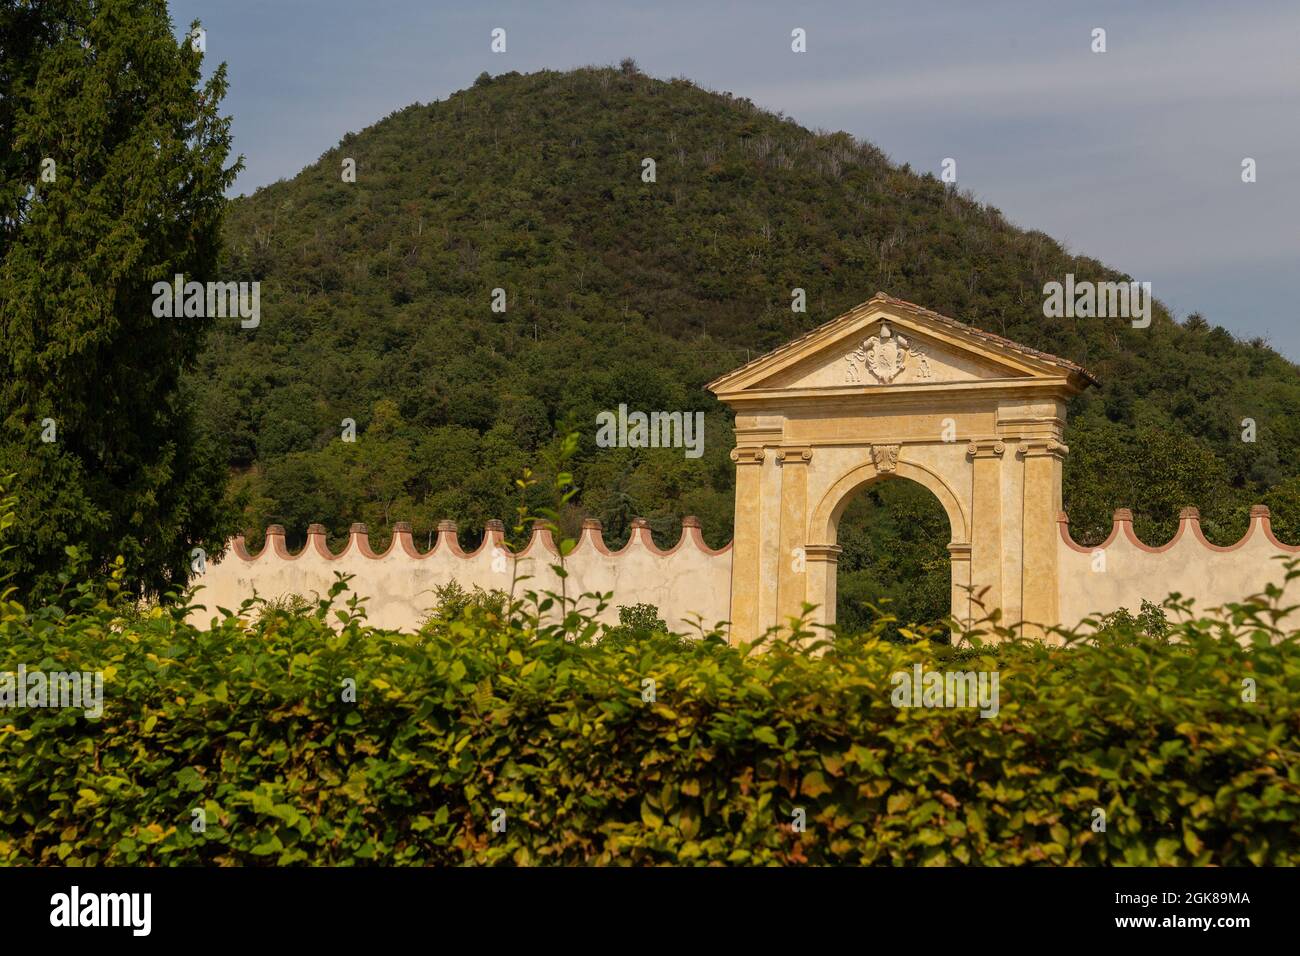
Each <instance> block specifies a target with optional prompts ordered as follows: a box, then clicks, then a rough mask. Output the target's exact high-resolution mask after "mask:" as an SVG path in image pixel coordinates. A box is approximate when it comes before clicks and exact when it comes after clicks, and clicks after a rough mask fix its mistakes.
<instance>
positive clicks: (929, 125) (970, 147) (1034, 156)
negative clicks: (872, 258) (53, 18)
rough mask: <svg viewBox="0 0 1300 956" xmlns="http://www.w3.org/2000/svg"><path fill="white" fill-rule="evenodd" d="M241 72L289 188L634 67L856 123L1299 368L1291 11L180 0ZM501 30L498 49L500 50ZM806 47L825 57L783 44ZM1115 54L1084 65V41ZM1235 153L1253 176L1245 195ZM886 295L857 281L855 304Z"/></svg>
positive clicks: (245, 130) (273, 169) (802, 113)
mask: <svg viewBox="0 0 1300 956" xmlns="http://www.w3.org/2000/svg"><path fill="white" fill-rule="evenodd" d="M171 10H172V17H173V19H174V21H175V23H176V27H177V30H178V32H180V31H182V30H183V29H184V28H185V27H186V26H187V25H188V24H189V22H190V21H191V20H193V19H199V20H201V21H202V23H203V26H204V28H205V29H206V30H207V33H208V36H207V44H208V59H209V62H210V63H217V62H221V61H224V62H226V63H227V64H228V68H229V73H230V82H231V90H230V95H229V97H228V98H227V100H226V108H227V111H228V112H230V113H231V114H232V115H233V116H234V133H235V148H236V150H237V151H238V152H240V153H242V154H243V155H244V158H245V163H246V167H247V168H246V170H245V172H244V173H243V175H242V176H241V177H240V180H239V182H238V183H237V184H236V188H235V192H237V193H238V192H252V191H253V190H254V189H256V188H257V187H259V186H263V185H266V184H267V183H271V182H274V181H276V180H277V179H281V178H288V177H291V176H293V175H295V174H296V173H297V172H298V171H299V170H300V169H301V168H302V167H303V166H305V165H306V164H308V163H310V162H313V161H314V160H315V159H316V158H317V157H319V156H320V154H321V153H323V152H325V151H326V150H327V149H329V148H331V147H332V146H334V145H335V144H336V143H337V142H338V141H339V139H340V138H341V137H342V136H343V134H344V133H346V132H348V131H350V130H358V129H361V128H363V127H366V126H369V125H371V124H372V123H374V122H376V121H378V120H379V119H381V118H382V117H384V116H386V115H388V114H389V113H391V112H392V111H393V110H396V109H400V108H402V107H404V106H406V105H408V104H410V103H413V102H417V101H419V102H430V101H432V100H436V99H442V98H445V97H446V96H447V95H448V94H450V93H452V92H454V91H456V90H458V89H463V88H465V87H467V86H469V85H470V84H471V83H472V82H473V80H474V77H476V76H477V75H478V74H479V73H481V72H482V71H484V70H487V71H489V72H491V73H503V72H507V71H509V70H519V71H520V72H531V71H533V70H539V69H568V68H571V67H575V66H581V65H586V64H612V63H617V62H618V61H619V60H620V59H622V58H623V57H625V56H631V57H634V58H635V59H636V60H637V62H638V63H639V64H640V66H641V69H642V70H643V71H645V72H646V73H649V74H651V75H653V76H658V77H664V78H667V77H672V76H684V77H687V78H689V79H691V80H693V81H694V82H696V83H698V84H700V85H701V86H704V87H707V88H710V89H715V90H728V91H730V92H732V93H735V94H736V95H738V96H746V97H749V98H750V99H752V100H753V101H754V102H755V103H757V104H759V105H761V106H764V107H767V108H768V109H772V110H780V111H782V112H784V113H785V114H786V115H788V116H790V117H791V118H793V119H794V120H796V121H798V122H799V123H801V124H803V125H804V126H807V127H810V128H814V129H817V128H821V129H827V130H840V129H842V130H847V131H848V132H850V133H852V134H853V135H855V136H857V137H859V138H861V139H865V140H868V141H870V142H872V143H874V144H875V145H876V146H878V147H880V148H881V149H882V150H884V151H885V153H886V154H888V155H889V156H890V158H891V159H893V160H894V161H895V162H898V163H903V162H907V163H910V164H911V165H912V167H913V168H915V169H918V170H931V171H934V172H936V173H937V172H938V171H939V167H940V163H941V162H942V160H943V159H944V158H945V157H953V158H955V159H956V160H957V174H958V181H959V185H960V187H961V188H963V189H967V190H970V191H971V192H973V193H974V194H975V196H976V197H977V198H979V199H980V200H982V201H984V202H987V203H990V204H992V205H994V206H997V207H998V208H1000V209H1001V210H1002V211H1003V212H1004V213H1006V214H1007V216H1008V217H1009V218H1010V219H1011V221H1013V222H1015V223H1016V224H1018V225H1020V226H1023V227H1026V228H1036V229H1041V230H1043V231H1044V232H1046V233H1048V234H1050V235H1052V236H1053V237H1055V238H1057V239H1059V240H1061V241H1062V242H1064V243H1065V244H1066V245H1067V247H1068V248H1069V249H1071V250H1072V251H1074V252H1078V253H1083V254H1087V255H1090V256H1093V257H1095V258H1097V259H1100V260H1101V261H1103V262H1105V263H1107V264H1108V265H1110V266H1113V267H1115V268H1117V269H1120V270H1123V271H1125V272H1128V273H1130V274H1131V275H1132V276H1133V277H1134V278H1135V279H1138V280H1140V281H1149V282H1151V283H1152V289H1153V293H1154V295H1155V296H1156V297H1157V298H1158V299H1160V300H1161V301H1163V302H1164V303H1165V304H1166V305H1167V306H1169V307H1170V308H1171V309H1172V310H1173V311H1174V314H1175V315H1177V316H1178V317H1180V318H1181V317H1183V316H1185V315H1187V313H1189V312H1192V311H1199V312H1201V313H1202V314H1203V315H1205V317H1206V318H1207V319H1208V320H1210V321H1211V322H1213V323H1217V324H1221V325H1224V326H1226V327H1227V328H1229V329H1230V330H1232V331H1233V332H1234V333H1236V334H1237V335H1240V336H1242V337H1246V338H1249V337H1254V336H1263V337H1265V338H1266V339H1267V340H1268V341H1269V342H1270V343H1271V344H1272V345H1273V346H1274V347H1276V348H1277V349H1279V350H1280V351H1281V352H1283V354H1285V355H1287V356H1288V357H1289V358H1291V359H1293V360H1300V305H1297V297H1296V295H1295V294H1294V293H1293V291H1292V289H1291V283H1292V279H1293V276H1294V275H1295V274H1296V273H1297V272H1298V271H1300V269H1298V268H1297V266H1298V265H1300V54H1297V50H1298V49H1300V4H1296V3H1294V2H1276V3H1274V2H1263V0H1259V2H1237V0H1234V2H1232V3H1226V4H1225V3H1209V2H1204V3H1203V2H1196V0H1184V2H1162V0H1143V2H1142V3H1133V2H1132V0H1126V2H1093V3H1087V2H1082V3H1064V2H1045V0H1039V2H1031V0H1025V2H998V0H988V2H979V3H971V2H951V3H940V2H925V0H900V2H842V3H830V2H827V3H817V2H793V0H790V2H786V3H766V2H753V3H723V2H710V0H696V2H691V3H677V2H663V0H654V2H641V3H628V2H624V0H604V2H591V3H588V2H575V3H561V2H551V0H532V2H527V3H499V2H493V0H474V2H466V3H461V4H456V3H439V2H430V0H353V2H345V0H257V2H254V0H173V2H172V4H171ZM495 27H503V28H505V30H506V31H507V52H506V53H504V54H494V53H492V52H491V50H490V48H489V43H490V33H491V31H492V29H493V28H495ZM795 27H802V28H803V29H804V30H806V31H807V37H808V52H807V53H805V54H794V53H792V52H791V51H790V31H791V30H792V29H794V28H795ZM1096 27H1101V28H1103V29H1105V30H1106V41H1107V52H1106V53H1104V54H1099V53H1093V52H1092V51H1091V49H1090V47H1091V43H1092V37H1091V34H1092V30H1093V29H1094V28H1096ZM1244 157H1251V158H1253V159H1255V161H1256V163H1257V169H1258V181H1257V182H1255V183H1252V184H1245V183H1243V182H1242V181H1241V162H1242V159H1243V158H1244ZM874 291H876V290H875V289H867V288H865V287H864V289H863V293H864V298H865V297H866V296H867V295H869V294H870V293H872V292H874Z"/></svg>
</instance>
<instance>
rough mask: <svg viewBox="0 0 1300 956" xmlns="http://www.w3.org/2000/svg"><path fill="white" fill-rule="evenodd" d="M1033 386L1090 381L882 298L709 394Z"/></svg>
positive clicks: (1059, 362) (1069, 367)
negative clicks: (1041, 383) (986, 384)
mask: <svg viewBox="0 0 1300 956" xmlns="http://www.w3.org/2000/svg"><path fill="white" fill-rule="evenodd" d="M1036 381H1037V382H1043V383H1047V382H1055V383H1058V384H1068V385H1070V386H1072V387H1073V388H1076V389H1081V388H1083V387H1085V386H1086V385H1087V384H1088V383H1089V382H1090V381H1092V376H1090V375H1089V374H1088V373H1087V372H1086V371H1085V370H1083V369H1082V368H1080V367H1079V366H1077V365H1075V364H1074V363H1072V362H1069V361H1067V360H1065V359H1060V358H1057V357H1056V356H1053V355H1048V354H1046V353H1043V352H1038V351H1036V350H1034V349H1031V348H1028V347H1027V346H1022V345H1018V344H1017V343H1015V342H1011V341H1009V340H1007V339H1004V338H1002V337H1000V336H997V335H993V334H991V333H988V332H983V331H980V330H979V329H974V328H971V327H970V326H967V325H963V324H962V323H960V322H958V321H956V320H955V319H950V318H948V317H946V316H941V315H938V314H937V313H934V312H930V311H929V310H927V309H923V308H921V307H920V306H916V305H913V304H912V303H910V302H904V301H903V300H901V299H894V298H892V297H890V296H887V295H884V294H883V293H881V294H877V295H876V296H874V297H873V298H872V299H870V300H869V301H867V302H864V303H863V304H862V305H859V306H857V307H856V308H854V309H851V310H849V311H848V312H846V313H844V314H843V315H841V316H839V317H837V318H835V319H832V320H831V321H830V322H827V323H826V324H824V325H822V326H820V327H818V328H816V329H814V330H812V331H811V332H809V333H808V334H806V335H803V336H801V337H800V338H798V339H796V340H794V341H793V342H790V343H789V344H787V345H784V346H782V347H781V348H778V349H775V350H774V351H772V352H769V353H768V354H766V355H763V356H760V357H759V358H757V359H754V360H753V361H752V362H749V363H748V364H746V365H744V366H742V367H741V368H738V369H736V370H735V371H733V372H729V373H728V374H726V375H723V376H722V377H721V378H719V379H717V380H715V381H714V382H711V383H710V384H709V388H710V389H711V390H712V391H713V392H715V393H716V394H717V395H718V396H719V397H720V398H722V399H723V400H727V399H729V398H735V397H739V396H740V395H742V394H754V395H757V394H759V393H761V394H769V395H770V394H783V395H789V394H797V393H803V392H808V393H814V394H815V393H836V394H843V393H845V392H849V393H855V392H862V391H888V392H898V391H903V390H906V391H915V390H917V389H952V388H960V387H961V386H962V385H963V384H967V385H977V384H980V383H990V384H993V383H997V382H1004V383H1009V384H1011V383H1017V382H1019V383H1023V384H1029V383H1033V382H1036Z"/></svg>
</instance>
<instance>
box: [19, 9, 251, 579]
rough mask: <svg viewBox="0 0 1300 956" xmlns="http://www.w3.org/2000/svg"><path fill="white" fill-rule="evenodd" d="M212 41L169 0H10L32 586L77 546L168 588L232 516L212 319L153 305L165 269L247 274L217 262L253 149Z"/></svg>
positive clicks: (25, 546)
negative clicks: (173, 13) (205, 354)
mask: <svg viewBox="0 0 1300 956" xmlns="http://www.w3.org/2000/svg"><path fill="white" fill-rule="evenodd" d="M194 28H195V29H197V24H195V25H194ZM203 45H204V44H203V42H202V41H201V40H200V39H199V38H198V36H197V35H196V34H189V35H187V36H185V37H184V38H182V39H181V40H179V41H178V40H177V38H176V37H175V36H174V34H173V28H172V24H171V21H170V19H169V17H168V14H167V7H166V4H165V3H164V2H163V0H95V2H91V0H49V2H43V3H39V4H28V3H25V2H20V0H0V64H3V65H2V66H0V341H2V342H3V351H0V409H2V411H0V414H3V416H4V418H3V425H2V426H0V473H14V474H16V476H17V477H16V480H15V483H14V491H15V492H16V494H17V495H18V500H19V520H18V529H17V533H16V534H15V536H14V540H15V542H16V547H15V549H14V550H13V551H12V552H10V553H9V554H7V555H6V556H5V561H6V563H7V565H9V566H10V567H9V569H10V570H12V571H13V573H14V574H15V583H16V584H18V586H19V587H20V588H23V589H26V590H28V591H29V592H30V593H31V594H32V595H33V596H39V595H41V594H42V593H44V592H46V591H48V590H49V589H50V588H51V587H52V586H53V585H54V583H55V575H56V574H57V572H58V570H59V569H60V568H61V567H62V566H63V564H64V563H65V561H66V555H65V554H64V549H65V548H66V547H67V546H69V545H74V544H75V545H77V546H79V548H80V549H81V550H82V552H83V553H84V554H85V555H87V556H88V557H89V558H90V560H91V564H92V568H102V567H104V566H106V565H107V564H108V563H109V562H110V561H111V560H112V559H113V558H114V556H116V555H118V554H121V555H122V556H123V557H124V558H125V559H126V566H127V569H128V580H129V581H130V582H131V584H132V585H133V586H134V588H135V590H136V591H137V592H140V593H147V592H158V591H161V590H163V589H165V588H167V587H169V586H171V585H174V584H176V583H179V582H183V581H184V580H185V579H186V577H187V575H188V572H189V568H190V562H191V549H192V548H194V547H203V548H205V549H206V550H208V551H210V552H214V551H216V550H218V549H220V547H221V546H222V544H223V543H224V540H225V538H226V536H227V534H228V532H229V531H230V530H231V529H232V528H233V517H234V515H233V511H232V510H231V509H230V508H228V507H227V506H226V505H225V504H224V494H223V489H224V485H225V481H224V461H223V458H224V455H225V450H224V449H220V448H217V447H216V446H215V443H214V442H213V441H212V440H211V439H209V438H208V437H206V436H205V435H204V434H203V433H202V432H201V430H200V429H199V428H198V426H197V425H196V424H195V416H194V414H193V408H194V402H193V398H192V396H191V395H190V393H189V392H188V390H187V389H186V388H184V387H183V383H182V376H183V374H184V373H185V372H186V371H187V370H189V369H192V368H193V367H194V365H195V360H196V357H197V355H198V354H199V351H200V348H201V346H202V342H203V338H204V335H205V332H206V330H207V328H208V327H209V326H210V325H211V324H212V320H211V319H208V318H198V317H185V318H181V317H178V318H170V317H166V316H165V315H164V316H158V315H155V314H154V313H155V309H154V301H155V294H154V292H153V286H154V283H156V282H159V281H167V282H170V281H172V279H173V277H174V276H176V275H177V274H181V275H183V276H185V279H186V281H192V280H197V281H199V282H208V281H221V280H228V279H229V278H231V277H222V276H217V275H215V274H214V272H215V269H216V263H217V257H218V253H219V247H220V235H221V221H222V214H223V210H224V206H225V199H224V195H223V194H224V192H225V189H226V188H227V187H228V186H229V185H230V184H231V183H232V182H233V180H234V177H235V175H236V174H237V172H238V170H239V168H240V166H241V162H239V161H236V162H235V163H234V164H233V165H231V166H226V165H225V162H226V158H227V155H228V153H229V151H230V121H229V118H226V117H222V116H220V115H219V113H218V105H219V103H220V101H221V99H222V97H223V96H224V94H225V92H226V74H225V68H224V66H223V67H221V68H219V69H217V70H216V71H215V72H214V73H213V75H212V76H211V78H210V79H208V81H207V82H206V83H205V82H203V81H202V77H201V73H200V71H201V66H202V60H203V54H202V47H203ZM222 321H227V322H229V321H232V320H229V319H226V320H222ZM235 321H237V320H235Z"/></svg>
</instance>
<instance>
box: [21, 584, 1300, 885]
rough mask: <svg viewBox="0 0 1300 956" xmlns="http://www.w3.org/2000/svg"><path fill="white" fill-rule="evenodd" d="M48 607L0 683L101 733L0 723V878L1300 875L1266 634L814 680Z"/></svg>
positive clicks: (1277, 641)
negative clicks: (908, 690) (28, 871)
mask: <svg viewBox="0 0 1300 956" xmlns="http://www.w3.org/2000/svg"><path fill="white" fill-rule="evenodd" d="M64 603H65V605H66V606H67V607H69V608H70V609H69V610H67V611H64V610H59V609H58V608H45V609H41V610H39V611H35V612H30V611H26V610H24V609H23V608H22V607H21V606H19V605H18V604H16V603H13V602H12V601H9V602H0V670H14V669H16V668H17V666H18V665H19V664H25V665H26V666H27V668H29V669H33V668H38V667H39V668H44V669H46V670H81V671H84V670H94V669H97V668H102V669H103V671H104V673H105V704H104V713H103V716H102V718H101V719H99V720H98V721H95V720H90V719H88V718H87V717H85V716H84V715H83V714H82V713H81V712H80V711H76V710H67V709H64V710H56V709H27V710H20V709H10V710H0V861H3V862H5V863H14V864H31V863H41V864H56V863H64V864H96V863H99V864H164V865H166V864H194V863H206V864H295V863H301V864H345V865H346V864H366V863H374V864H462V863H479V864H495V863H518V864H557V863H566V864H586V863H597V864H620V863H637V864H647V863H728V864H795V863H798V864H802V863H809V864H827V863H838V864H868V863H878V864H966V863H969V864H1034V863H1053V864H1151V863H1167V864H1226V865H1234V864H1252V863H1253V864H1264V863H1272V864H1281V863H1295V862H1297V861H1298V860H1300V753H1298V752H1297V747H1296V741H1297V739H1298V738H1300V655H1297V653H1296V651H1297V647H1296V639H1295V637H1294V636H1286V637H1282V636H1280V634H1279V633H1278V632H1277V631H1275V630H1274V629H1272V628H1271V627H1269V626H1268V625H1267V624H1266V623H1264V622H1265V621H1267V619H1268V618H1267V616H1266V615H1265V614H1263V613H1262V612H1261V609H1260V608H1251V607H1247V608H1244V609H1238V610H1237V611H1236V613H1235V614H1234V615H1232V616H1230V618H1229V619H1228V620H1224V621H1219V622H1213V621H1197V622H1194V623H1191V624H1181V625H1176V626H1173V627H1172V628H1171V629H1170V633H1169V635H1168V638H1170V639H1169V640H1159V639H1150V638H1146V637H1143V636H1142V635H1141V634H1140V633H1134V632H1126V633H1125V634H1122V635H1120V637H1122V638H1123V639H1118V640H1106V641H1104V642H1102V643H1101V644H1098V645H1090V646H1076V647H1073V648H1069V649H1063V650H1062V649H1057V650H1051V649H1047V648H1044V647H1042V646H1038V645H1033V644H1014V643H1013V644H1009V645H1003V646H1001V647H999V648H998V649H997V650H996V652H992V651H990V652H987V653H985V652H983V651H980V650H978V649H977V650H974V651H970V650H967V651H964V652H957V651H953V650H951V649H945V648H942V647H939V646H936V645H933V644H931V643H930V642H928V641H918V642H916V643H915V644H898V643H890V642H885V641H881V640H879V639H878V638H877V637H875V636H873V634H871V633H869V634H866V635H861V636H858V637H856V638H852V639H849V638H841V639H839V640H838V641H837V642H836V643H835V644H834V646H832V647H830V648H828V649H825V650H824V652H823V653H820V654H816V653H809V652H808V650H807V649H798V648H796V647H793V646H791V645H789V644H785V643H782V642H771V643H770V646H767V647H766V648H765V649H763V650H762V651H756V650H750V651H749V652H745V651H742V650H739V649H735V648H731V647H728V646H726V645H725V644H724V643H722V642H721V641H719V640H716V639H705V640H702V641H696V642H682V641H678V640H672V639H667V638H651V639H648V640H644V641H610V642H607V643H605V644H597V645H595V646H592V645H591V644H590V643H584V642H582V641H573V640H568V639H566V638H565V636H564V635H563V634H560V633H557V631H556V630H555V629H549V630H548V629H545V628H543V629H539V628H537V627H536V626H535V625H532V624H529V623H528V622H527V621H522V622H520V623H515V624H510V623H504V622H502V621H501V620H499V619H497V618H496V617H494V616H493V614H492V612H491V611H487V610H484V609H482V608H471V609H470V610H469V611H467V615H468V616H466V617H464V618H461V619H457V620H452V621H449V622H447V621H444V622H435V623H434V624H431V625H430V626H429V627H427V628H426V630H425V631H424V632H422V633H421V634H419V635H399V634H394V633H391V632H384V631H378V630H374V629H372V628H369V627H368V626H366V625H365V624H364V623H363V622H362V621H361V620H359V619H358V618H357V617H356V616H355V615H354V614H353V613H352V612H351V611H348V610H347V609H346V608H345V609H344V610H342V611H341V612H340V611H337V610H334V609H331V610H330V611H329V612H328V614H326V612H325V611H324V609H320V610H319V611H317V610H314V609H308V610H306V611H303V610H301V609H298V610H291V609H270V610H268V611H266V612H265V613H263V614H262V615H260V617H258V618H257V619H256V623H254V624H248V623H242V622H241V621H240V620H239V619H238V618H232V617H227V618H225V619H218V620H217V621H216V623H214V625H213V626H212V627H211V628H210V629H202V630H200V629H195V628H192V627H189V626H187V625H185V624H184V623H183V615H184V613H185V610H184V608H176V609H174V610H155V611H153V612H151V613H150V614H148V615H146V616H144V617H143V618H137V619H131V618H124V617H123V616H122V615H120V614H117V613H114V612H113V611H112V610H110V608H109V606H108V605H107V604H106V603H105V602H104V601H102V600H99V599H96V598H94V597H92V596H91V595H89V593H88V592H83V593H82V595H81V596H79V597H75V598H74V599H72V600H70V601H65V602H64ZM336 607H337V605H336ZM335 615H338V617H339V619H338V620H335V619H334V617H335ZM884 626H885V625H884V624H882V625H881V626H880V628H877V631H881V630H883V628H884ZM1252 634H1253V635H1254V639H1253V641H1250V642H1248V644H1247V646H1243V645H1241V644H1239V643H1238V642H1237V640H1236V639H1235V637H1236V636H1240V635H1246V636H1247V637H1249V636H1250V635H1252ZM917 661H919V662H921V663H922V664H923V665H924V666H925V667H926V668H934V669H936V670H953V669H958V670H964V669H982V670H990V671H991V670H993V669H996V670H997V671H998V673H999V679H1000V688H999V689H1000V711H999V713H998V715H997V716H996V717H992V718H982V717H980V716H978V714H977V713H976V711H974V710H963V709H932V708H917V709H900V708H897V707H895V706H894V705H893V704H892V703H891V694H892V691H893V689H894V684H893V683H892V682H891V674H893V673H895V672H898V671H904V670H908V669H909V668H910V667H911V666H912V664H913V663H914V662H917ZM647 678H650V679H653V681H654V682H655V696H656V698H657V699H656V700H655V701H654V702H647V701H645V700H643V696H644V695H643V689H644V688H645V686H646V685H644V684H643V681H644V680H646V679H647ZM1246 678H1251V679H1253V681H1254V683H1255V701H1254V702H1247V701H1245V700H1243V680H1244V679H1246ZM347 679H351V680H354V681H355V682H356V687H357V695H356V701H355V703H349V702H345V701H344V700H342V699H341V697H342V689H343V687H344V684H345V681H346V680H347ZM196 808H202V809H203V810H204V812H205V814H206V820H207V826H206V830H205V831H204V832H194V831H193V829H192V822H193V820H194V819H195V817H194V814H193V811H194V810H195V809H196ZM498 808H499V809H501V810H504V811H505V831H504V832H494V831H493V828H492V821H493V814H494V810H496V809H498ZM796 808H802V809H803V811H804V814H805V816H806V829H804V830H803V831H802V832H800V830H799V829H798V828H796V827H795V826H793V825H792V821H793V820H794V818H795V810H796ZM1097 808H1101V810H1103V811H1104V814H1105V819H1106V829H1105V831H1104V832H1097V831H1095V830H1094V828H1093V823H1094V820H1095V819H1096V814H1095V811H1096V809H1097Z"/></svg>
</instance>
